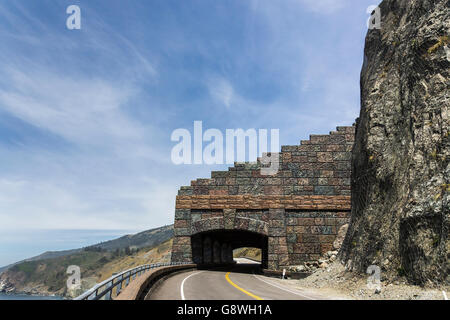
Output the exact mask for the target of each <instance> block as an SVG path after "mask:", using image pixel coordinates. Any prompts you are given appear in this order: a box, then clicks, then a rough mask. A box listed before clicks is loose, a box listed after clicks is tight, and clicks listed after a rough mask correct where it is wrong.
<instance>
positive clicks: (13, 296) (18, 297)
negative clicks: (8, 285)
mask: <svg viewBox="0 0 450 320" xmlns="http://www.w3.org/2000/svg"><path fill="white" fill-rule="evenodd" d="M0 300H64V299H63V298H62V297H59V296H30V295H26V294H5V293H0Z"/></svg>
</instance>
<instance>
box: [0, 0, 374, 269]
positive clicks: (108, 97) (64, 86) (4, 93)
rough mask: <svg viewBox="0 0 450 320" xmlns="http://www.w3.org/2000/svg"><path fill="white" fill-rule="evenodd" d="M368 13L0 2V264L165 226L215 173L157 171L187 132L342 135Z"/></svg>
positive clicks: (337, 6) (156, 0) (143, 1)
mask: <svg viewBox="0 0 450 320" xmlns="http://www.w3.org/2000/svg"><path fill="white" fill-rule="evenodd" d="M379 2H380V1H378V0H277V1H273V0H215V1H207V0H188V1H180V0H133V1H124V0H122V1H119V0H90V1H86V0H85V1H76V0H69V1H66V0H58V1H56V0H52V1H50V0H37V1H29V0H21V1H6V0H0V74H1V77H0V266H1V265H6V264H8V263H12V262H15V261H17V260H19V259H23V258H27V257H29V256H32V255H36V254H39V253H41V252H43V251H46V250H61V249H70V248H74V247H79V246H81V245H88V244H90V243H95V242H97V241H103V240H106V239H109V238H114V237H116V236H119V235H122V234H126V233H132V232H137V231H142V230H146V229H150V228H153V227H158V226H162V225H167V224H171V223H172V222H173V216H174V207H175V196H176V194H177V190H178V189H179V187H180V186H183V185H189V184H190V181H191V180H194V179H196V178H208V177H210V172H211V171H212V170H224V169H226V168H227V166H226V165H213V166H211V165H205V164H203V165H175V164H173V163H172V161H171V150H172V148H173V147H174V146H175V144H176V143H175V142H173V141H171V139H170V137H171V133H172V132H173V131H174V130H175V129H178V128H186V129H188V130H190V131H191V132H192V130H193V123H194V121H196V120H200V121H203V127H204V129H208V128H217V129H219V130H221V131H222V132H225V130H226V129H237V128H243V129H249V128H256V129H259V128H262V129H267V130H270V129H279V130H280V144H281V145H296V144H299V142H300V140H304V139H308V138H309V135H310V134H327V133H329V131H331V130H334V129H335V127H336V126H340V125H352V124H353V122H354V120H355V118H357V117H358V115H359V106H360V102H359V92H360V91H359V75H360V70H361V66H362V62H363V48H364V38H365V35H366V33H367V26H366V21H367V19H368V13H367V12H366V10H367V7H368V6H370V5H377V4H378V3H379ZM69 5H78V6H79V7H80V9H81V29H79V30H69V29H68V28H67V27H66V20H67V18H68V17H69V15H68V14H67V13H66V9H67V7H68V6H69ZM88 242H90V243H88Z"/></svg>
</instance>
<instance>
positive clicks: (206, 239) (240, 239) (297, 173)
mask: <svg viewBox="0 0 450 320" xmlns="http://www.w3.org/2000/svg"><path fill="white" fill-rule="evenodd" d="M354 134H355V128H354V127H338V128H337V130H336V131H332V132H330V134H329V135H311V136H310V139H309V140H306V141H302V142H301V144H300V145H297V146H283V147H282V148H281V152H280V153H279V157H280V158H279V161H280V169H279V171H278V173H277V174H275V175H272V176H265V175H262V174H261V168H262V164H261V161H260V159H258V161H257V162H255V163H236V164H235V165H234V167H231V168H229V169H228V171H213V172H212V173H211V178H210V179H198V180H195V181H192V182H191V186H188V187H181V188H180V190H179V192H178V195H177V198H176V209H175V223H174V235H175V237H174V241H173V246H172V256H171V259H172V262H191V263H192V262H193V263H196V264H199V265H202V264H203V265H211V264H222V263H231V262H232V261H233V250H234V249H236V248H240V247H255V248H260V249H261V252H262V266H263V268H265V269H270V270H280V269H282V268H283V267H288V266H292V265H299V264H302V263H305V262H314V261H317V260H318V259H319V258H320V257H321V255H322V254H324V253H326V252H327V251H330V250H332V249H333V242H334V240H335V238H336V235H337V233H338V231H339V229H340V228H341V227H342V226H343V225H344V224H347V223H348V222H349V217H350V191H351V190H350V178H351V150H352V147H353V143H354Z"/></svg>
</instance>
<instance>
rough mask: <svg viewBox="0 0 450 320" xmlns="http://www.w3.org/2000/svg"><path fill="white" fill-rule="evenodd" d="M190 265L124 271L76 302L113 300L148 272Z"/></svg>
mask: <svg viewBox="0 0 450 320" xmlns="http://www.w3.org/2000/svg"><path fill="white" fill-rule="evenodd" d="M185 264H189V263H185V262H183V263H181V262H175V263H156V264H146V265H142V266H139V267H136V268H132V269H129V270H126V271H123V272H121V273H119V274H116V275H113V276H112V277H110V278H108V279H106V280H105V281H102V282H101V283H99V284H97V285H95V286H94V287H92V288H91V289H89V290H88V291H86V292H85V293H83V294H82V295H80V296H78V297H76V298H75V299H74V300H112V298H113V295H114V297H117V296H118V295H119V294H120V292H121V291H122V289H123V288H125V287H127V286H128V284H129V283H130V281H131V279H132V280H134V279H136V277H139V276H140V275H142V274H144V273H145V272H147V271H148V270H151V269H154V268H159V267H167V266H179V265H185ZM114 289H115V290H114Z"/></svg>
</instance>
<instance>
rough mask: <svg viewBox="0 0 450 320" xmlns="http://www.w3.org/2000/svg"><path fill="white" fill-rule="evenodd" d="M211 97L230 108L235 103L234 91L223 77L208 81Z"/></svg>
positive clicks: (212, 78)
mask: <svg viewBox="0 0 450 320" xmlns="http://www.w3.org/2000/svg"><path fill="white" fill-rule="evenodd" d="M207 86H208V89H209V93H210V95H211V97H212V98H213V99H214V100H215V101H216V102H218V103H219V104H222V105H224V106H225V107H227V108H230V106H231V103H232V102H233V97H234V90H233V87H232V85H231V84H230V82H229V81H228V80H226V79H225V78H223V77H211V78H210V79H209V80H208V81H207Z"/></svg>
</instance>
